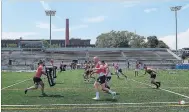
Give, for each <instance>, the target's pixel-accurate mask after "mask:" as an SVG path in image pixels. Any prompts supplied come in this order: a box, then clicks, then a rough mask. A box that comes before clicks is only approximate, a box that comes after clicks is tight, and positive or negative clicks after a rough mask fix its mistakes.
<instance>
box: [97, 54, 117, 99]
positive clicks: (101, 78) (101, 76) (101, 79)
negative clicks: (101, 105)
mask: <svg viewBox="0 0 189 112" xmlns="http://www.w3.org/2000/svg"><path fill="white" fill-rule="evenodd" d="M93 59H94V63H95V68H94V69H93V70H95V73H96V74H98V78H97V80H96V81H95V83H94V87H95V89H96V97H95V98H93V99H94V100H98V99H99V91H98V87H99V85H101V87H102V90H103V91H107V92H108V93H110V94H112V96H113V98H115V96H116V92H113V91H111V90H110V89H108V88H106V87H105V82H106V76H105V74H106V68H105V67H104V65H103V64H102V63H101V62H100V61H99V58H98V57H94V58H93Z"/></svg>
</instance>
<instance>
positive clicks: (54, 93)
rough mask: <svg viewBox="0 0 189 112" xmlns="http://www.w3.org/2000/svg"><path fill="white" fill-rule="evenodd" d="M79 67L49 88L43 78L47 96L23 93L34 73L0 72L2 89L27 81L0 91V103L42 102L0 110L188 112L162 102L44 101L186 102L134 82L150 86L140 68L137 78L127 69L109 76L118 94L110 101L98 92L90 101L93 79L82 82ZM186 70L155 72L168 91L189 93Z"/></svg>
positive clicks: (23, 111)
mask: <svg viewBox="0 0 189 112" xmlns="http://www.w3.org/2000/svg"><path fill="white" fill-rule="evenodd" d="M82 73H83V70H74V71H66V72H62V73H58V74H57V76H58V78H57V80H56V82H57V84H56V85H55V86H54V87H49V85H48V82H47V79H43V78H42V79H43V81H44V82H45V92H46V93H47V94H48V96H47V97H42V96H41V95H40V94H41V91H40V90H37V91H28V93H27V94H26V95H25V94H24V89H25V88H27V87H30V86H31V85H33V81H32V77H33V74H34V73H23V72H21V73H15V72H2V88H5V87H7V86H10V85H12V84H15V83H17V82H20V81H23V80H26V79H31V80H27V81H25V82H22V83H20V84H16V85H14V86H12V87H9V88H6V89H3V90H1V94H2V105H37V104H39V105H41V104H42V105H43V106H41V107H24V106H23V107H14V106H12V107H5V106H2V111H3V112H36V111H38V112H63V111H72V112H73V111H74V112H77V111H78V112H80V111H83V112H89V111H93V112H101V111H108V112H115V111H118V112H119V111H120V112H121V111H128V112H189V106H188V105H189V104H186V105H184V106H180V105H177V104H175V105H173V104H169V103H165V104H138V105H137V104H130V105H129V104H128V105H105V106H96V105H88V106H81V105H75V106H69V105H68V106H53V105H48V104H99V103H143V102H179V101H180V100H183V99H184V100H185V101H189V99H186V98H184V97H183V96H179V95H176V94H173V93H170V92H166V91H163V90H160V89H153V88H152V87H150V86H147V85H143V84H141V83H138V82H142V83H146V84H149V85H150V80H149V75H142V74H143V73H144V72H143V71H140V72H139V76H138V77H134V71H127V72H125V74H127V76H128V78H129V79H134V80H136V81H138V82H135V81H133V80H129V79H128V80H125V79H124V77H122V78H121V79H117V77H116V76H115V75H113V77H112V81H111V88H112V90H113V91H116V92H118V93H120V95H118V96H117V97H116V99H115V100H112V96H111V95H110V94H107V93H104V92H100V98H101V99H100V100H99V101H94V100H92V98H93V97H95V91H94V89H93V83H94V80H92V81H91V82H84V80H83V76H82ZM188 77H189V72H188V71H177V73H176V74H168V71H159V73H158V76H157V80H160V81H161V82H162V88H164V89H166V90H170V91H174V92H177V93H180V94H182V95H186V96H187V95H189V87H188V82H189V78H188Z"/></svg>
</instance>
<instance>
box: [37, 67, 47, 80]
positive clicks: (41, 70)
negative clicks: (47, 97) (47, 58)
mask: <svg viewBox="0 0 189 112" xmlns="http://www.w3.org/2000/svg"><path fill="white" fill-rule="evenodd" d="M42 74H45V73H44V72H43V65H39V67H38V68H37V71H36V74H35V77H38V78H40V77H41V75H42Z"/></svg>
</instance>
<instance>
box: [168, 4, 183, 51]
mask: <svg viewBox="0 0 189 112" xmlns="http://www.w3.org/2000/svg"><path fill="white" fill-rule="evenodd" d="M181 8H182V6H175V7H170V9H171V11H175V20H176V21H175V22H176V51H177V50H178V49H177V11H179V10H181Z"/></svg>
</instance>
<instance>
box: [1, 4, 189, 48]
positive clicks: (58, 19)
mask: <svg viewBox="0 0 189 112" xmlns="http://www.w3.org/2000/svg"><path fill="white" fill-rule="evenodd" d="M171 6H182V9H181V10H180V11H178V48H179V49H180V48H183V47H189V0H75V1H74V0H72V1H66V0H65V1H64V0H62V1H56V0H54V2H52V1H50V0H46V1H39V0H33V1H32V0H31V1H27V2H26V1H23V0H17V1H16V0H14V1H13V0H12V1H11V0H3V1H2V39H19V37H22V38H23V39H49V24H50V22H49V21H50V20H49V17H48V16H46V13H45V10H56V15H55V16H53V17H52V39H65V21H66V18H68V19H69V21H70V38H81V39H91V43H92V44H94V43H95V41H96V37H97V36H98V35H100V34H101V33H106V32H109V31H111V30H116V31H121V30H127V31H130V32H135V31H136V33H137V34H139V35H141V36H146V37H147V36H151V35H156V36H157V37H158V39H160V40H163V41H164V42H165V43H166V44H168V46H169V47H170V48H171V49H175V40H176V39H175V13H174V12H173V11H171V10H170V7H171Z"/></svg>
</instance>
